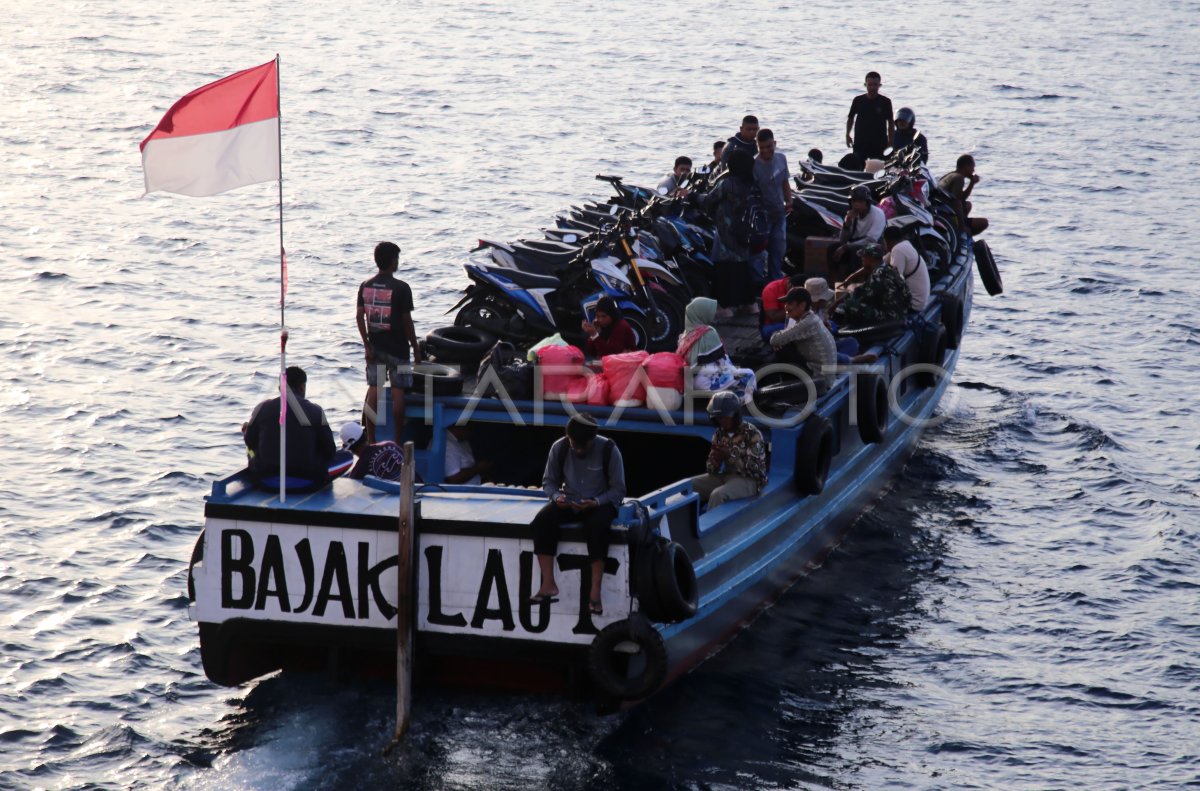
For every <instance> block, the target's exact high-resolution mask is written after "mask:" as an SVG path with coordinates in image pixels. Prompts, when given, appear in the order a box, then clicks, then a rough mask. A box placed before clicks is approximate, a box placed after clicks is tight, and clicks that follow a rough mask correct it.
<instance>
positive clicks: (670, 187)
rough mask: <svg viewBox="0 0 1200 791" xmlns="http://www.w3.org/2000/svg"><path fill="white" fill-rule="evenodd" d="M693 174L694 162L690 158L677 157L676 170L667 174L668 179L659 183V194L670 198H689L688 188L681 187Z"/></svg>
mask: <svg viewBox="0 0 1200 791" xmlns="http://www.w3.org/2000/svg"><path fill="white" fill-rule="evenodd" d="M691 174H692V160H691V158H690V157H676V158H675V168H674V169H673V170H672V171H671V172H670V173H668V174H667V177H666V178H665V179H663V180H662V181H660V182H658V194H659V195H666V196H667V197H668V198H684V197H687V194H688V190H687V187H682V186H680V185H681V184H683V182H684V181H686V180H687V178H688V176H690V175H691Z"/></svg>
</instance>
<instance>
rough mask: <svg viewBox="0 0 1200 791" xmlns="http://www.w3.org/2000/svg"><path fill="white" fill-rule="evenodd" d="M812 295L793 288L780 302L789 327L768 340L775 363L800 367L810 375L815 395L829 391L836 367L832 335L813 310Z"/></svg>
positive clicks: (835, 351) (835, 352)
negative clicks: (814, 386) (815, 387)
mask: <svg viewBox="0 0 1200 791" xmlns="http://www.w3.org/2000/svg"><path fill="white" fill-rule="evenodd" d="M812 306H813V301H812V294H810V293H808V290H807V289H805V288H793V289H792V290H791V291H789V292H788V293H787V296H785V297H784V298H783V309H784V310H785V311H787V316H788V319H789V321H788V326H787V327H786V328H784V329H782V330H779V331H778V332H776V333H774V334H773V335H772V336H771V347H772V348H774V349H775V360H776V362H781V363H791V364H793V365H803V366H804V367H805V368H806V369H808V372H809V373H810V374H812V378H813V382H814V383H815V384H816V386H817V391H818V392H819V393H823V392H825V391H826V390H828V389H829V384H830V379H831V377H832V371H833V368H834V366H836V365H837V361H838V360H837V346H836V344H835V343H834V341H833V335H832V334H831V333H830V332H829V329H828V328H827V327H826V326H825V322H824V321H822V320H821V316H820V315H819V314H817V313H816V312H815V311H814V310H813V309H812Z"/></svg>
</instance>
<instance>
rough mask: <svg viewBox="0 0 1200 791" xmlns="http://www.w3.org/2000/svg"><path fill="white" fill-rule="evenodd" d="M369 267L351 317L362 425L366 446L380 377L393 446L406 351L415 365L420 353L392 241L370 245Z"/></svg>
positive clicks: (399, 426)
mask: <svg viewBox="0 0 1200 791" xmlns="http://www.w3.org/2000/svg"><path fill="white" fill-rule="evenodd" d="M375 266H377V267H378V268H379V273H378V274H376V275H375V276H374V277H371V278H367V279H366V280H364V281H363V282H362V284H361V285H360V286H359V287H358V309H357V311H356V312H355V317H354V318H355V323H357V324H358V334H359V337H361V338H362V342H363V350H364V354H365V356H366V361H367V397H366V401H365V402H364V404H363V425H364V426H365V427H366V434H367V443H368V444H373V443H374V442H375V413H376V411H377V410H378V407H379V387H380V380H381V379H383V378H384V376H386V377H387V380H388V381H389V382H391V385H392V387H391V390H390V391H389V395H390V397H391V402H392V425H393V426H394V429H395V430H394V432H393V435H394V438H395V440H396V441H397V442H399V441H400V436H401V432H402V431H403V430H404V388H406V387H408V386H409V385H411V384H412V367H411V366H410V365H409V362H408V350H409V348H412V359H413V362H418V363H419V362H421V349H420V347H419V346H418V345H417V331H416V329H415V328H414V327H413V320H412V311H413V301H412V289H410V288H409V287H408V284H407V283H405V282H404V281H403V280H400V279H398V278H397V277H396V276H395V275H396V270H397V269H399V268H400V248H399V246H397V245H396V244H395V243H393V242H380V243H379V244H377V245H375Z"/></svg>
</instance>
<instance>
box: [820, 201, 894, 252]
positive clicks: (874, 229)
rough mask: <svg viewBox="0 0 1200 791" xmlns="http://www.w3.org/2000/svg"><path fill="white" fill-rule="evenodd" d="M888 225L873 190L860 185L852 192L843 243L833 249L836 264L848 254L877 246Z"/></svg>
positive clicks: (842, 237) (843, 223) (842, 236)
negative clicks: (872, 193) (868, 246)
mask: <svg viewBox="0 0 1200 791" xmlns="http://www.w3.org/2000/svg"><path fill="white" fill-rule="evenodd" d="M886 225H887V217H885V216H884V214H883V209H881V208H879V207H878V206H876V205H875V201H874V200H873V199H872V197H871V188H870V187H868V186H867V185H866V184H859V185H858V186H857V187H855V188H854V189H853V190H851V192H850V211H848V212H846V219H845V220H844V221H843V222H842V234H841V239H842V243H841V244H840V245H838V246H837V247H835V248H833V260H834V262H837V263H840V262H841V260H842V259H843V258H844V257H845V256H846V254H847V253H858V252H859V251H860V250H862V249H863V248H864V247H866V246H867V245H869V244H877V243H878V242H879V240H880V239H882V238H883V229H884V227H885V226H886Z"/></svg>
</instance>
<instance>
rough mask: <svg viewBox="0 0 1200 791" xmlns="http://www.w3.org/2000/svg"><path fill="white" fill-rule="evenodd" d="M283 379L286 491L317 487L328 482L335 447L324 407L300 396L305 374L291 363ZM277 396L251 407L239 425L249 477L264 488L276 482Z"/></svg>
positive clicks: (275, 485)
mask: <svg viewBox="0 0 1200 791" xmlns="http://www.w3.org/2000/svg"><path fill="white" fill-rule="evenodd" d="M284 375H285V377H286V379H287V393H288V409H287V467H286V470H285V472H286V474H287V482H286V487H287V489H288V490H289V491H306V490H314V489H319V488H320V487H322V486H324V485H325V484H326V483H328V482H329V463H330V462H331V461H333V455H334V453H335V451H336V448H335V447H334V444H333V432H332V431H330V429H329V421H327V420H326V419H325V410H323V409H321V407H319V406H317V405H316V404H314V403H313V402H312V401H309V400H308V399H306V398H305V397H304V395H305V392H306V390H307V387H308V375H307V374H305V373H304V369H303V368H300V367H298V366H295V365H293V366H291V367H290V368H288V369H287V371H285V372H284ZM279 406H280V400H279V397H275V398H269V399H267V400H266V401H263V402H262V403H261V404H259V405H258V406H256V407H255V408H254V412H253V413H252V414H251V415H250V420H249V422H247V423H246V424H245V425H244V426H243V427H242V434H243V439H244V440H245V442H246V448H247V449H248V450H249V451H250V466H249V469H250V476H251V478H253V479H254V480H255V481H256V482H257V483H259V484H260V485H262V486H265V487H267V488H272V489H273V488H275V487H277V486H278V485H279Z"/></svg>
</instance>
